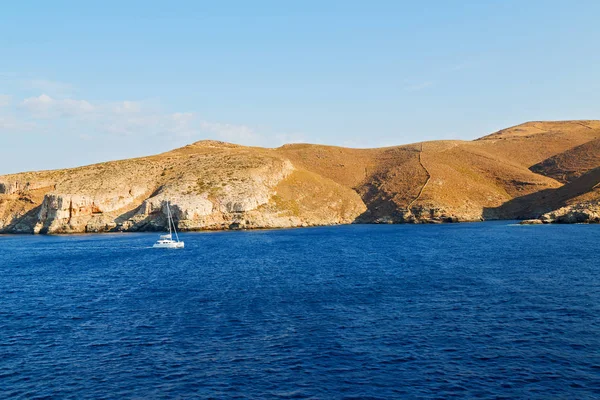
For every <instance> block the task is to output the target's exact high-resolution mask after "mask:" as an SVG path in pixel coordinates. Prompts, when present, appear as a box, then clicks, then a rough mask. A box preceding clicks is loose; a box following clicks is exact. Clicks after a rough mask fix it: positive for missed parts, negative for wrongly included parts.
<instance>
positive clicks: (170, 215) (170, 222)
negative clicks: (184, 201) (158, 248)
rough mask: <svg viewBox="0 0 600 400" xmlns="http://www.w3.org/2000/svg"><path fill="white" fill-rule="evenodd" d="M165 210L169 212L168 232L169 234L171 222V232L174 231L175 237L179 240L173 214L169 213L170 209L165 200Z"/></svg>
mask: <svg viewBox="0 0 600 400" xmlns="http://www.w3.org/2000/svg"><path fill="white" fill-rule="evenodd" d="M167 211H168V213H169V234H171V224H173V232H175V238H176V239H177V241H178V242H179V235H177V229H176V228H175V221H174V220H173V215H172V214H171V209H170V208H169V202H167Z"/></svg>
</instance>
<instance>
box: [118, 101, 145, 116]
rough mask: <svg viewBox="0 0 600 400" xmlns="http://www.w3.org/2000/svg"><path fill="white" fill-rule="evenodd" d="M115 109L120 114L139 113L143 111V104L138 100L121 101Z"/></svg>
mask: <svg viewBox="0 0 600 400" xmlns="http://www.w3.org/2000/svg"><path fill="white" fill-rule="evenodd" d="M113 109H114V111H115V112H116V113H119V114H130V113H139V112H140V111H142V104H141V103H140V102H137V101H128V100H125V101H120V102H118V103H116V104H115V106H114V108H113Z"/></svg>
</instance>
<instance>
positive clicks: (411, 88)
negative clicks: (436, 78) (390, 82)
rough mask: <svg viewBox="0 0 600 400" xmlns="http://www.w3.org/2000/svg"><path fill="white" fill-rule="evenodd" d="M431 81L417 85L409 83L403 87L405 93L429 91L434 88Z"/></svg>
mask: <svg viewBox="0 0 600 400" xmlns="http://www.w3.org/2000/svg"><path fill="white" fill-rule="evenodd" d="M434 84H435V83H434V82H433V81H425V82H419V83H411V84H408V85H407V86H405V87H404V90H405V91H407V92H419V91H421V90H425V89H429V88H431V87H433V86H434Z"/></svg>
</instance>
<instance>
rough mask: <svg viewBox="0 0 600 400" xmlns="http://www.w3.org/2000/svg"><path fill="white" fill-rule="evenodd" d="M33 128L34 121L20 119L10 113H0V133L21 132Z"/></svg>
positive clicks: (35, 125) (35, 126) (34, 125)
mask: <svg viewBox="0 0 600 400" xmlns="http://www.w3.org/2000/svg"><path fill="white" fill-rule="evenodd" d="M35 128H37V124H36V123H35V122H31V121H21V120H19V119H17V118H15V117H14V116H12V115H0V133H3V132H6V133H14V132H23V131H30V130H32V129H35Z"/></svg>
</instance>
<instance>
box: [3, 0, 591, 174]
mask: <svg viewBox="0 0 600 400" xmlns="http://www.w3.org/2000/svg"><path fill="white" fill-rule="evenodd" d="M85 3H91V2H65V1H53V2H39V1H38V2H28V1H20V2H9V3H7V4H4V5H3V6H2V11H1V12H0V148H1V149H2V157H0V173H11V172H17V171H23V170H37V169H50V168H61V167H69V166H77V165H82V164H89V163H93V162H99V161H104V160H111V159H118V158H125V157H132V156H142V155H148V154H154V153H158V152H162V151H167V150H169V149H172V148H175V147H179V146H182V145H185V144H187V143H191V142H194V141H197V140H201V139H217V140H224V141H230V142H234V143H240V144H247V145H259V146H268V147H277V146H280V145H281V144H283V143H286V142H299V141H300V142H311V143H323V144H334V145H342V146H352V147H378V146H386V145H394V144H404V143H410V142H417V141H422V140H435V139H465V140H470V139H473V138H476V137H479V136H483V135H485V134H487V133H490V132H493V131H495V130H498V129H501V128H505V127H507V126H511V125H515V124H518V123H521V122H525V121H529V120H559V119H597V118H600V68H598V67H599V66H600V51H598V50H599V46H600V45H599V43H600V24H598V23H597V16H598V15H600V2H597V1H571V2H566V1H551V0H549V1H523V0H521V1H421V2H416V1H411V2H408V1H369V2H367V1H308V0H307V1H302V2H295V3H293V4H292V2H284V1H258V0H257V1H252V2H250V1H220V2H203V1H189V2H177V1H174V2H171V3H167V2H150V1H144V2H134V1H129V2H120V1H119V2H116V1H114V2H113V1H104V2H95V3H96V4H85ZM123 3H125V4H123Z"/></svg>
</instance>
